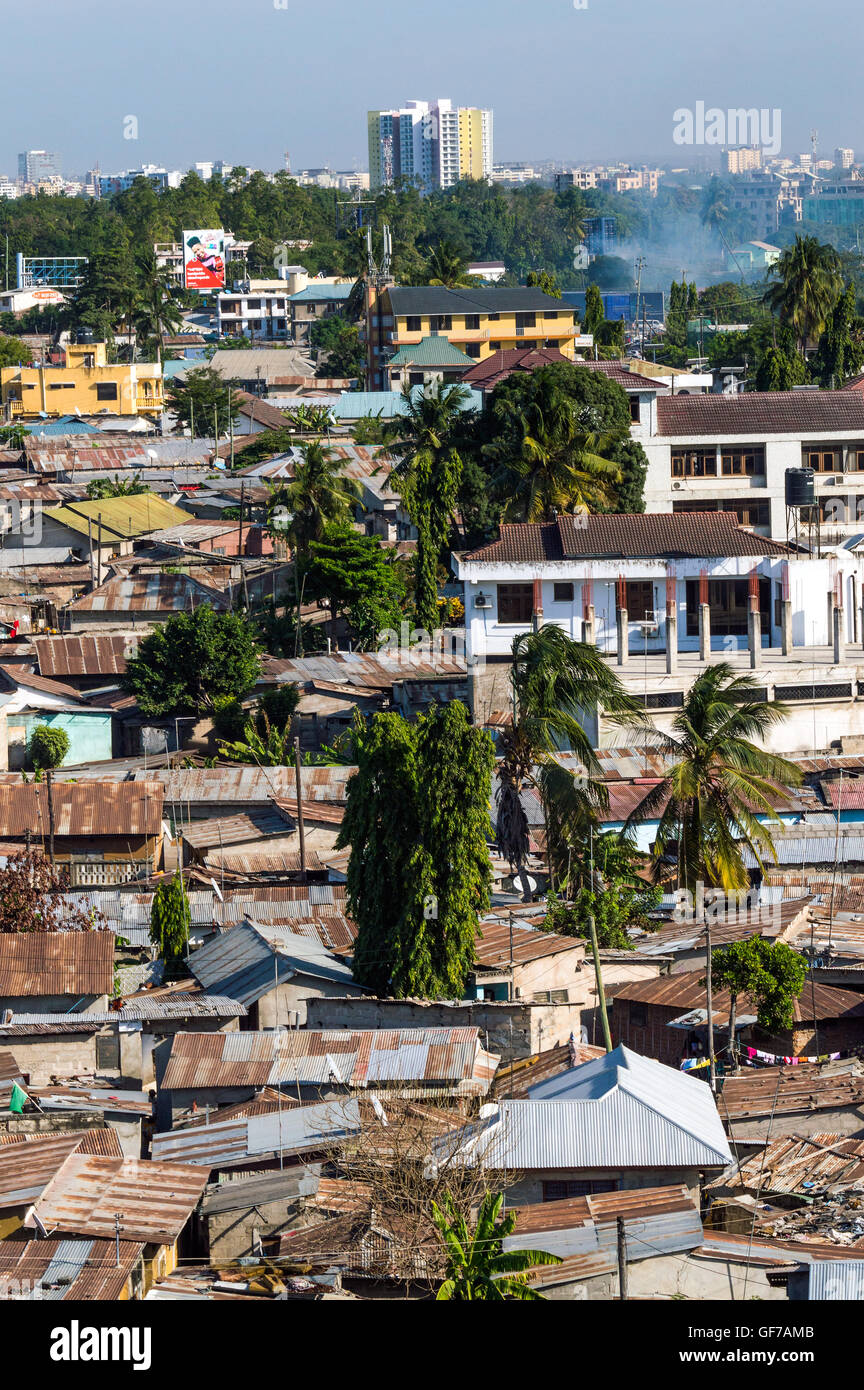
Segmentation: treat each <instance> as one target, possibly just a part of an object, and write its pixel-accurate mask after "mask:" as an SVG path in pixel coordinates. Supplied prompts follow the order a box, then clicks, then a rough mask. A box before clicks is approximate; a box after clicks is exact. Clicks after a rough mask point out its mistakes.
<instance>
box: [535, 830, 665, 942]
mask: <svg viewBox="0 0 864 1390" xmlns="http://www.w3.org/2000/svg"><path fill="white" fill-rule="evenodd" d="M568 862H569V863H570V865H571V867H570V874H569V880H568V883H567V889H568V897H567V898H566V899H565V898H561V897H559V896H557V895H554V896H553V897H552V899H551V901H550V902H549V904H548V907H547V920H546V922H545V923H544V926H545V927H546V929H547V930H548V931H554V932H558V933H559V934H560V935H561V936H588V935H589V928H588V922H589V919H590V918H592V917H593V918H594V923H595V926H596V930H597V941H598V944H599V945H600V947H601V948H603V949H607V948H608V949H610V950H616V951H630V950H632V949H633V941H632V939H631V937H630V936H629V935H628V928H630V929H636V930H639V931H651V930H653V928H654V927H655V926H656V923H655V922H654V921H653V919H652V917H651V914H652V913H653V912H655V911H656V910H657V908H658V907H659V905H660V901H661V898H662V890H661V889H660V888H658V887H656V886H654V885H651V884H648V883H646V882H645V881H644V879H643V878H642V876H641V873H640V870H641V869H642V868H643V866H644V859H643V856H642V855H641V854H639V852H638V851H637V850H636V849H635V847H634V845H633V843H632V842H631V841H630V840H629V839H627V838H626V837H625V836H623V835H621V834H617V833H615V832H614V831H607V832H606V833H604V834H594V835H593V836H592V837H591V839H590V842H589V841H588V840H583V841H582V842H581V844H579V845H578V846H576V853H575V854H573V856H572V859H571V856H570V855H569V854H568Z"/></svg>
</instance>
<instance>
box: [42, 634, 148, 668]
mask: <svg viewBox="0 0 864 1390" xmlns="http://www.w3.org/2000/svg"><path fill="white" fill-rule="evenodd" d="M139 641H140V636H139V635H137V634H135V633H129V634H124V635H122V636H120V635H106V636H104V637H103V636H94V637H88V636H78V637H36V638H34V639H33V645H34V648H35V650H36V660H37V662H38V663H39V674H40V675H42V676H49V677H51V676H122V675H123V674H124V672H125V670H126V658H127V657H128V656H129V655H130V654H134V652H135V651H136V650H137V647H138V643H139Z"/></svg>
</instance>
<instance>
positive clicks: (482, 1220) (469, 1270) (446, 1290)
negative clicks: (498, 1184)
mask: <svg viewBox="0 0 864 1390" xmlns="http://www.w3.org/2000/svg"><path fill="white" fill-rule="evenodd" d="M503 1205H504V1196H503V1193H501V1192H498V1193H494V1192H487V1193H486V1195H485V1196H484V1198H483V1201H482V1202H481V1203H480V1207H479V1210H478V1212H477V1220H476V1222H475V1223H474V1229H473V1230H471V1229H469V1226H468V1222H467V1220H466V1219H465V1217H464V1216H463V1215H461V1213H460V1212H458V1211H457V1209H456V1205H455V1203H454V1201H453V1198H452V1197H451V1196H450V1193H449V1192H448V1193H446V1195H445V1197H444V1210H443V1211H442V1210H441V1208H440V1207H439V1206H438V1205H437V1203H435V1202H433V1203H432V1220H433V1221H434V1223H435V1228H436V1230H437V1231H438V1234H439V1236H440V1238H441V1242H442V1244H443V1245H444V1248H445V1250H446V1255H447V1277H446V1279H445V1280H444V1282H443V1284H442V1285H441V1287H440V1288H439V1290H438V1295H437V1297H438V1300H439V1302H440V1301H447V1300H449V1301H450V1302H464V1303H468V1302H472V1303H478V1302H484V1303H493V1302H494V1303H506V1302H508V1301H509V1300H511V1299H513V1300H519V1301H521V1302H535V1301H542V1300H543V1295H542V1294H541V1293H538V1292H537V1290H536V1289H532V1288H531V1285H530V1282H529V1280H530V1277H531V1270H532V1269H536V1268H537V1266H538V1265H560V1263H561V1257H560V1256H559V1255H550V1254H549V1253H548V1252H547V1251H545V1250H509V1251H507V1252H506V1253H505V1251H504V1240H505V1238H506V1237H507V1236H509V1235H512V1234H513V1231H514V1230H515V1228H516V1221H517V1215H518V1214H517V1213H516V1212H515V1211H509V1212H507V1213H506V1214H505V1215H504V1216H502V1215H501V1209H502V1207H503Z"/></svg>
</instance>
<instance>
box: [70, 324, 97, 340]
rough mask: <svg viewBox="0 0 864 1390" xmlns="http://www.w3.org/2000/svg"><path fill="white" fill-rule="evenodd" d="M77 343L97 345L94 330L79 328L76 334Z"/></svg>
mask: <svg viewBox="0 0 864 1390" xmlns="http://www.w3.org/2000/svg"><path fill="white" fill-rule="evenodd" d="M75 341H76V343H95V341H96V335H95V334H94V332H93V329H92V328H79V329H78V331H77V333H76V334H75Z"/></svg>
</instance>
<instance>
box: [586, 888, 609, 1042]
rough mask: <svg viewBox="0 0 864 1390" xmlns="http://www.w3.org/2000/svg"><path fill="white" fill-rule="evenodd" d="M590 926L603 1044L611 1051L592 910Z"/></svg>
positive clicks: (598, 949)
mask: <svg viewBox="0 0 864 1390" xmlns="http://www.w3.org/2000/svg"><path fill="white" fill-rule="evenodd" d="M588 925H589V927H590V928H591V951H592V954H593V956H594V974H595V976H596V977H597V1001H598V1003H599V1005H600V1021H601V1023H602V1024H603V1045H604V1046H605V1048H606V1051H607V1052H611V1051H612V1034H611V1033H610V1032H609V1015H608V1013H607V1012H606V996H605V994H604V993H603V976H602V974H601V971H600V947H599V946H598V944H597V924H596V922H595V921H594V913H593V912H592V913H591V915H590V916H589V918H588Z"/></svg>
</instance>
